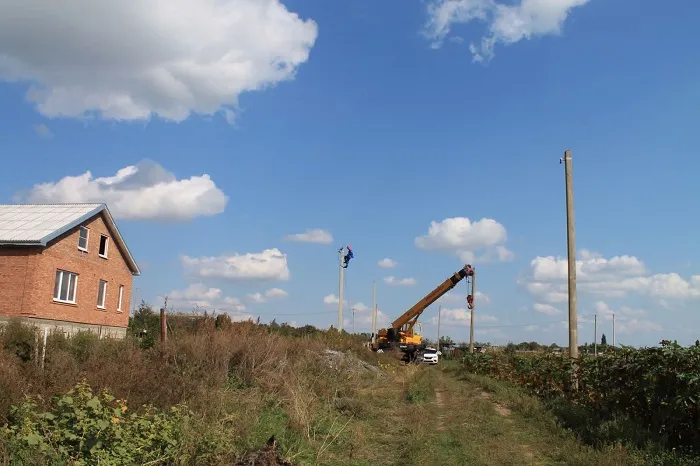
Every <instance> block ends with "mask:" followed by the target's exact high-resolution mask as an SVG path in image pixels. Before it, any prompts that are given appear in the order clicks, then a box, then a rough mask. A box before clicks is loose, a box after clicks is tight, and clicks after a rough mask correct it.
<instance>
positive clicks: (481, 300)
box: [437, 290, 491, 306]
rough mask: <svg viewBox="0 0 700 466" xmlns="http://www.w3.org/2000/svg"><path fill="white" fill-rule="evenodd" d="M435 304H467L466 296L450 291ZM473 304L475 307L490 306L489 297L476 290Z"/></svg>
mask: <svg viewBox="0 0 700 466" xmlns="http://www.w3.org/2000/svg"><path fill="white" fill-rule="evenodd" d="M437 302H439V303H445V304H455V303H460V304H463V303H466V302H467V294H466V293H457V292H455V291H450V292H449V293H445V294H444V295H442V296H441V297H440V298H439V299H438V301H437ZM474 304H475V305H476V306H480V305H482V304H491V297H490V296H489V295H487V294H486V293H482V292H481V291H479V290H477V291H476V296H475V297H474Z"/></svg>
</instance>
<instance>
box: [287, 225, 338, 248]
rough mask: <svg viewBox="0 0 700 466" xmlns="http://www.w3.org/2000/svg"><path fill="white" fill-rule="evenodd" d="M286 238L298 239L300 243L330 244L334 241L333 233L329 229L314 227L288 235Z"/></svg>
mask: <svg viewBox="0 0 700 466" xmlns="http://www.w3.org/2000/svg"><path fill="white" fill-rule="evenodd" d="M285 239H286V240H288V241H298V242H300V243H318V244H330V243H332V242H333V235H331V233H330V232H329V231H327V230H322V229H320V228H314V229H310V230H306V231H305V232H304V233H296V234H294V235H287V236H285Z"/></svg>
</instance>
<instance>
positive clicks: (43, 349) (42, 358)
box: [41, 327, 49, 371]
mask: <svg viewBox="0 0 700 466" xmlns="http://www.w3.org/2000/svg"><path fill="white" fill-rule="evenodd" d="M48 335H49V329H48V328H46V327H44V345H43V346H42V347H41V370H42V371H43V370H44V362H45V361H46V338H47V337H48Z"/></svg>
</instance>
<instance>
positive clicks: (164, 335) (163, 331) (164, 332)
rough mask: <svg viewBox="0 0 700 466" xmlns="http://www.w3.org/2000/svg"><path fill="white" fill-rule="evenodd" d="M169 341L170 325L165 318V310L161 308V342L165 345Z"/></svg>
mask: <svg viewBox="0 0 700 466" xmlns="http://www.w3.org/2000/svg"><path fill="white" fill-rule="evenodd" d="M167 340H168V323H167V321H166V316H165V308H164V307H161V308H160V342H161V343H162V344H163V345H165V344H166V342H167Z"/></svg>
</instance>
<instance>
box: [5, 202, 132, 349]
mask: <svg viewBox="0 0 700 466" xmlns="http://www.w3.org/2000/svg"><path fill="white" fill-rule="evenodd" d="M137 275H140V271H139V268H138V265H137V264H136V261H135V260H134V258H133V257H132V255H131V253H130V252H129V249H128V248H127V246H126V243H125V242H124V239H123V238H122V236H121V234H120V233H119V230H118V228H117V225H116V224H115V222H114V219H113V218H112V215H111V214H110V212H109V209H107V206H106V205H105V204H30V205H23V204H15V205H5V204H0V323H4V322H7V321H8V320H10V319H13V318H15V319H20V320H22V321H25V322H27V323H31V324H34V325H36V326H38V327H39V328H46V327H48V328H50V329H55V328H57V329H59V330H61V331H63V332H65V333H67V334H72V333H74V332H76V331H79V330H91V331H94V332H96V333H98V334H99V335H100V336H112V337H118V338H123V337H124V336H125V335H126V327H127V325H128V323H129V310H130V301H131V289H132V281H133V277H134V276H137Z"/></svg>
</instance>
